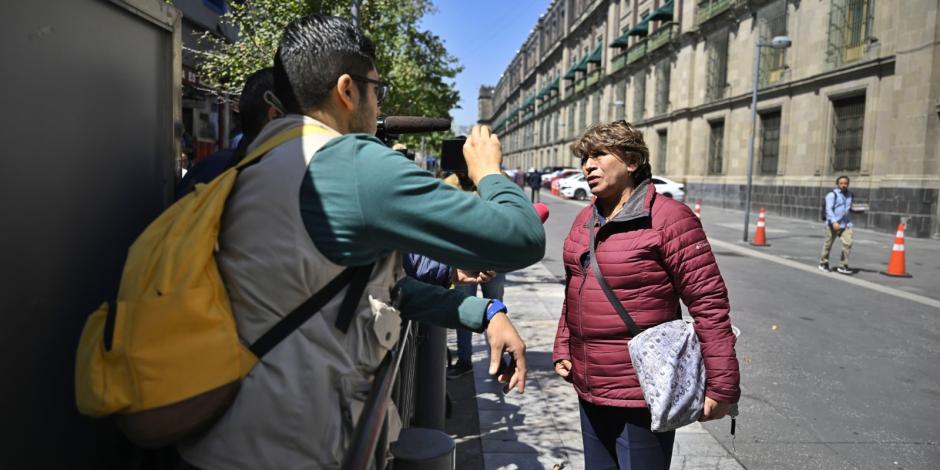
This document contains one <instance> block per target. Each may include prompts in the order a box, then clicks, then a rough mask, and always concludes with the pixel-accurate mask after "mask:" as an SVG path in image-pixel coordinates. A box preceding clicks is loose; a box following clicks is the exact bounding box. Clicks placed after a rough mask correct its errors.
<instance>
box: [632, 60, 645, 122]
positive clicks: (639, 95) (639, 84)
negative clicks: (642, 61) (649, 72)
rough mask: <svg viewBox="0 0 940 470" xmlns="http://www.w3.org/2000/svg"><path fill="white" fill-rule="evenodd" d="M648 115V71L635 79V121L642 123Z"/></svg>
mask: <svg viewBox="0 0 940 470" xmlns="http://www.w3.org/2000/svg"><path fill="white" fill-rule="evenodd" d="M644 114H646V71H644V70H641V71H640V73H638V74H636V76H635V77H633V120H634V121H642V120H643V115H644Z"/></svg>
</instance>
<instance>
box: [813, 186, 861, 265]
mask: <svg viewBox="0 0 940 470" xmlns="http://www.w3.org/2000/svg"><path fill="white" fill-rule="evenodd" d="M836 186H837V187H836V188H835V189H833V190H832V191H830V192H829V194H826V241H825V243H823V250H822V256H821V257H820V258H819V269H820V270H821V271H829V251H830V250H831V249H832V242H833V241H835V239H836V238H838V239H839V240H840V241H841V242H842V258H841V259H840V260H839V267H838V268H836V269H835V271H836V272H837V273H839V274H854V272H853V271H852V270H850V269H849V253H850V252H851V251H852V222H851V221H850V220H849V210H850V209H851V208H852V193H851V192H850V191H849V177H848V176H845V175H842V176H840V177H839V178H837V179H836Z"/></svg>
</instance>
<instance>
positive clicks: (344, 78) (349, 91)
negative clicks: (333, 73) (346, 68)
mask: <svg viewBox="0 0 940 470" xmlns="http://www.w3.org/2000/svg"><path fill="white" fill-rule="evenodd" d="M333 91H334V93H335V94H336V100H337V102H338V103H339V105H340V106H342V107H343V109H345V110H346V111H350V112H351V111H353V110H354V109H355V107H356V103H357V102H358V100H359V95H358V93H359V89H358V88H356V83H355V82H354V81H353V79H352V77H350V76H349V74H346V73H344V74H342V75H340V76H339V78H337V79H336V87H335V88H334V89H333Z"/></svg>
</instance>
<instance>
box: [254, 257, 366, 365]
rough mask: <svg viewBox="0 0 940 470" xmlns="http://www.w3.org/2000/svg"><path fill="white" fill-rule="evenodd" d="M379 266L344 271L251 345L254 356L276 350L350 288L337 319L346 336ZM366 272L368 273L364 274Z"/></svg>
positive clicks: (356, 267) (338, 325)
mask: <svg viewBox="0 0 940 470" xmlns="http://www.w3.org/2000/svg"><path fill="white" fill-rule="evenodd" d="M373 266H375V263H373V264H370V265H368V266H353V267H349V268H346V269H344V270H343V272H341V273H339V275H338V276H336V277H335V278H333V280H331V281H330V282H329V283H327V285H326V286H324V287H323V289H320V291H319V292H317V293H316V294H313V296H311V297H310V298H309V299H307V300H306V301H305V302H304V303H302V304H300V306H298V307H297V308H295V309H294V311H292V312H291V313H289V314H287V315H286V316H285V317H284V318H282V319H281V320H280V321H278V322H277V323H276V324H275V325H274V326H272V327H271V329H269V330H268V331H267V332H265V333H264V334H263V335H261V337H260V338H258V339H257V340H256V341H255V342H254V343H252V344H251V345H250V346H248V349H249V350H250V351H251V352H252V353H254V355H255V357H257V358H259V359H260V358H261V357H262V356H264V355H265V354H267V353H268V351H270V350H272V349H274V347H275V346H277V345H278V343H280V342H281V341H282V340H283V339H284V338H286V337H287V336H288V335H290V334H291V333H293V332H294V330H296V329H297V328H300V326H301V325H303V324H304V323H306V322H307V320H309V319H310V318H312V317H313V316H314V315H316V314H317V312H319V311H320V310H321V309H323V306H324V305H326V304H327V303H328V302H329V301H330V300H333V297H336V295H337V294H339V292H340V291H341V290H343V288H344V287H346V286H347V285H349V289H348V290H347V291H346V297H345V298H344V299H343V304H342V307H340V312H339V316H338V317H337V319H336V325H337V327H338V328H339V327H340V324H341V323H342V324H343V325H345V327H344V328H340V329H341V330H342V331H343V333H345V332H346V330H347V329H348V328H349V323H350V322H351V321H352V318H353V317H354V316H355V313H356V307H358V305H359V298H360V297H361V296H362V293H363V291H364V290H365V286H366V284H367V283H368V281H369V275H370V274H371V273H372V267H373ZM363 273H364V274H363Z"/></svg>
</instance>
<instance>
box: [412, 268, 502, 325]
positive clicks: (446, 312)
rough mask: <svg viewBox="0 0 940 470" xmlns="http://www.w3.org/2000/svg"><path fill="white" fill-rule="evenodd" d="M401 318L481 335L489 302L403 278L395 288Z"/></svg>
mask: <svg viewBox="0 0 940 470" xmlns="http://www.w3.org/2000/svg"><path fill="white" fill-rule="evenodd" d="M398 286H399V288H400V289H401V291H400V293H399V295H400V299H401V302H400V303H399V305H398V308H399V310H400V311H401V314H402V317H404V318H406V319H408V320H413V321H418V322H421V323H427V324H431V325H436V326H442V327H445V328H462V329H466V330H471V331H475V332H477V333H479V332H481V331H483V326H484V325H483V318H484V316H485V314H486V307H487V305H489V303H490V300H489V299H484V298H481V297H476V296H472V297H468V296H467V295H466V294H463V293H461V292H460V291H457V290H453V289H447V288H444V287H440V286H435V285H431V284H425V283H423V282H421V281H419V280H417V279H414V278H411V277H406V278H404V279H402V280H401V282H400V283H399V284H398Z"/></svg>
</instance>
